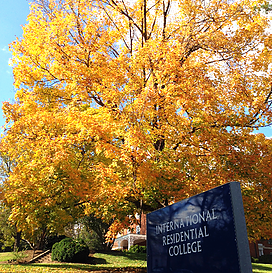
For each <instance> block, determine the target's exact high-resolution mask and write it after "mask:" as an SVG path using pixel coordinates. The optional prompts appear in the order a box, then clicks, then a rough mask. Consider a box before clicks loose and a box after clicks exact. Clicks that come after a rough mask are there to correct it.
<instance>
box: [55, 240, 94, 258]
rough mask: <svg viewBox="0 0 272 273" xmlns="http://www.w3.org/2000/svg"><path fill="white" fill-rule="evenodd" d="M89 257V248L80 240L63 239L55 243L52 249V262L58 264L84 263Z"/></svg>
mask: <svg viewBox="0 0 272 273" xmlns="http://www.w3.org/2000/svg"><path fill="white" fill-rule="evenodd" d="M88 256H89V248H88V246H87V245H86V244H85V242H84V241H83V240H81V239H79V240H73V239H71V238H65V239H63V240H61V241H60V242H58V243H55V244H54V245H53V248H52V260H53V261H58V262H74V263H80V262H85V261H86V260H87V258H88Z"/></svg>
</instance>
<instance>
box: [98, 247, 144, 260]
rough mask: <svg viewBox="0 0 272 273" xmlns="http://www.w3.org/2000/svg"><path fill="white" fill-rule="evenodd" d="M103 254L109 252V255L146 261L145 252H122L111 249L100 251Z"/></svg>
mask: <svg viewBox="0 0 272 273" xmlns="http://www.w3.org/2000/svg"><path fill="white" fill-rule="evenodd" d="M101 253H103V254H110V255H111V256H119V257H126V258H128V259H130V260H133V261H136V260H138V261H142V262H144V261H146V253H130V252H123V251H116V250H112V251H110V252H101Z"/></svg>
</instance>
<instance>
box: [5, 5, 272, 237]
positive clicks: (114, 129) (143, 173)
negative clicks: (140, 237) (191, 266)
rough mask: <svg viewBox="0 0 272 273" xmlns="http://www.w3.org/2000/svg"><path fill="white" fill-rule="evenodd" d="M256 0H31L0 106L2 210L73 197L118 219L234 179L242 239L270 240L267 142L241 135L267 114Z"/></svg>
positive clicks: (262, 30)
mask: <svg viewBox="0 0 272 273" xmlns="http://www.w3.org/2000/svg"><path fill="white" fill-rule="evenodd" d="M266 4H267V2H266V1H261V0H257V1H251V0H238V1H230V0H220V1H217V0H216V1H215V0H207V1H204V0H186V1H174V0H159V1H152V0H140V1H137V2H132V1H125V0H123V1H114V0H104V1H101V0H98V1H89V0H88V1H87V0H77V1H68V0H47V1H45V0H44V1H36V4H32V6H31V12H30V15H29V17H28V24H27V25H26V26H25V27H24V35H23V38H22V39H21V40H16V41H15V42H14V43H13V44H12V45H11V49H12V51H13V65H14V79H15V82H14V85H15V87H16V88H17V93H16V102H15V103H13V104H10V103H5V104H4V106H3V110H4V112H5V115H6V120H7V129H6V130H7V134H6V136H5V138H4V139H3V140H2V146H3V147H4V149H5V151H6V153H7V154H8V155H9V156H10V157H11V158H12V159H14V160H16V167H15V168H14V170H13V172H12V173H11V175H10V177H9V179H8V182H6V183H5V196H6V198H7V200H9V202H12V203H13V204H14V206H13V209H12V215H11V218H12V219H14V220H15V219H16V221H19V222H20V226H22V228H25V229H26V226H25V227H24V223H23V220H24V219H25V218H26V215H30V213H29V212H30V211H35V209H36V208H37V207H39V210H40V209H41V210H45V211H47V210H48V209H49V210H50V208H52V207H54V208H56V207H57V208H59V205H60V204H65V205H63V206H60V208H61V211H59V212H58V213H60V214H58V216H57V217H61V212H63V211H65V210H62V209H64V208H66V207H67V205H69V207H70V208H71V207H72V206H74V205H76V204H85V210H86V213H92V212H93V213H95V215H96V216H100V217H102V219H103V220H104V221H106V220H108V221H109V220H110V219H113V218H114V219H119V221H120V222H122V221H123V220H125V216H126V215H133V214H134V213H135V212H141V211H143V210H144V211H151V210H154V209H157V208H159V207H162V206H165V205H167V204H169V202H172V201H177V200H180V199H183V198H186V197H188V196H191V195H193V194H196V193H199V192H201V191H204V190H207V189H210V188H212V187H214V186H217V185H220V184H223V183H226V182H229V181H233V180H236V181H239V182H240V183H241V185H242V189H243V194H244V201H245V206H246V217H247V223H248V228H249V235H250V236H251V237H254V238H258V237H260V236H270V235H271V231H270V230H269V228H264V229H260V228H259V227H260V225H262V226H263V225H264V226H266V227H268V226H269V224H270V223H271V222H270V218H269V217H268V215H269V210H270V206H266V205H265V204H266V202H268V203H269V204H271V203H270V202H271V196H270V195H269V194H268V193H267V189H268V191H270V189H271V174H270V171H269V170H270V169H271V160H270V158H271V149H270V146H271V141H270V140H267V139H265V138H264V136H262V135H253V134H252V132H253V130H254V129H256V128H259V127H261V126H268V125H269V124H271V102H272V101H271V95H272V91H271V66H270V63H271V56H272V55H271V47H272V39H271V35H270V34H269V32H268V31H267V29H268V28H269V24H270V22H271V21H270V14H269V13H265V12H263V11H262V9H263V7H264V5H266ZM267 12H268V10H267ZM261 178H263V179H261ZM22 200H24V201H22ZM69 200H73V201H71V202H70V201H69ZM249 208H250V209H249ZM252 208H256V210H254V211H253V210H252ZM65 215H66V214H65ZM63 217H64V216H63ZM64 218H65V217H64ZM20 219H21V220H20ZM34 219H35V218H34ZM34 222H35V220H34ZM27 225H28V226H29V224H27ZM114 226H116V227H118V226H119V227H120V225H119V224H118V223H117V224H116V223H115V224H114V225H113V227H114Z"/></svg>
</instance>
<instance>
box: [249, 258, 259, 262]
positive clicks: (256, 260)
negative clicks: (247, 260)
mask: <svg viewBox="0 0 272 273" xmlns="http://www.w3.org/2000/svg"><path fill="white" fill-rule="evenodd" d="M251 262H252V263H258V262H259V259H258V258H255V257H251Z"/></svg>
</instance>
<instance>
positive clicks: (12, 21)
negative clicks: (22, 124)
mask: <svg viewBox="0 0 272 273" xmlns="http://www.w3.org/2000/svg"><path fill="white" fill-rule="evenodd" d="M28 3H29V2H28V0H0V106H1V107H0V108H1V109H0V132H1V131H2V130H1V127H2V126H3V125H4V124H5V120H4V118H3V112H2V102H3V101H11V102H12V100H13V98H14V95H15V90H14V88H13V77H12V68H11V67H10V66H9V64H8V63H9V59H10V57H11V53H10V52H9V44H10V43H11V42H12V41H14V40H15V39H16V37H21V36H22V26H23V25H25V24H26V18H27V15H28V13H29V4H28ZM258 132H262V133H264V134H265V135H266V136H267V137H272V127H267V128H262V129H260V130H259V131H258Z"/></svg>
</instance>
